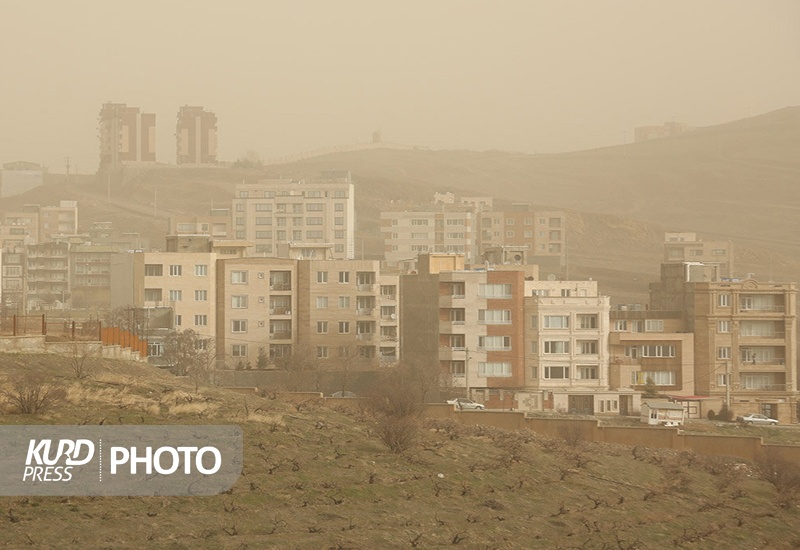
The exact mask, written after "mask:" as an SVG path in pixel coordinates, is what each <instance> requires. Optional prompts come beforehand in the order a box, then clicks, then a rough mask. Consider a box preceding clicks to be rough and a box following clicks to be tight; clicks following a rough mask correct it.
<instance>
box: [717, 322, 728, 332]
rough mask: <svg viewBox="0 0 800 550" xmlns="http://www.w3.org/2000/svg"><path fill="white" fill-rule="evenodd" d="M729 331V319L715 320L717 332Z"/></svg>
mask: <svg viewBox="0 0 800 550" xmlns="http://www.w3.org/2000/svg"><path fill="white" fill-rule="evenodd" d="M730 331H731V322H730V321H717V332H730Z"/></svg>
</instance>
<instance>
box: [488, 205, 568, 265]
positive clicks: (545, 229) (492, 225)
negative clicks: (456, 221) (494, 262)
mask: <svg viewBox="0 0 800 550" xmlns="http://www.w3.org/2000/svg"><path fill="white" fill-rule="evenodd" d="M479 219H480V221H479V225H480V227H479V231H478V247H479V252H480V254H485V252H486V250H487V249H490V248H494V247H500V246H520V247H525V248H527V249H528V254H527V256H528V259H529V261H532V262H534V263H542V262H545V263H548V261H549V263H553V262H557V261H558V260H559V259H560V258H562V257H563V255H564V253H565V251H566V239H567V235H566V231H567V220H566V214H565V213H564V212H561V211H534V210H532V209H531V206H530V205H529V204H526V203H518V204H513V205H512V206H511V209H510V210H503V211H484V212H480V214H479Z"/></svg>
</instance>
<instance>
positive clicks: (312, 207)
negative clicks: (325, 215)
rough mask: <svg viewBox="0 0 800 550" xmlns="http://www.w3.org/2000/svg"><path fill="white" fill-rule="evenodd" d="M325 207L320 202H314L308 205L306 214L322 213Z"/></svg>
mask: <svg viewBox="0 0 800 550" xmlns="http://www.w3.org/2000/svg"><path fill="white" fill-rule="evenodd" d="M323 208H324V206H323V204H322V203H320V202H312V203H309V204H307V205H306V212H322V210H323Z"/></svg>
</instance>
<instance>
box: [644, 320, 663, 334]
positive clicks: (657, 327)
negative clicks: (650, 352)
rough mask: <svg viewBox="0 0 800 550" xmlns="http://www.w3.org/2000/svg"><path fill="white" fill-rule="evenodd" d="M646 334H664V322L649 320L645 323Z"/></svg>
mask: <svg viewBox="0 0 800 550" xmlns="http://www.w3.org/2000/svg"><path fill="white" fill-rule="evenodd" d="M644 330H645V332H664V321H662V320H661V319H647V320H646V321H645V322H644Z"/></svg>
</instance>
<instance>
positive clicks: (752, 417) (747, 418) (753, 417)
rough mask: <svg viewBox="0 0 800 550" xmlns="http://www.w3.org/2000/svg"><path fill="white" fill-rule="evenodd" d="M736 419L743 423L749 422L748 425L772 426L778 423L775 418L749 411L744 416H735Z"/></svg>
mask: <svg viewBox="0 0 800 550" xmlns="http://www.w3.org/2000/svg"><path fill="white" fill-rule="evenodd" d="M736 421H737V422H742V423H743V424H750V425H754V424H762V425H765V426H774V425H776V424H777V423H778V421H777V420H775V419H774V418H770V417H768V416H765V415H763V414H756V413H750V414H746V415H744V416H737V417H736Z"/></svg>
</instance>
